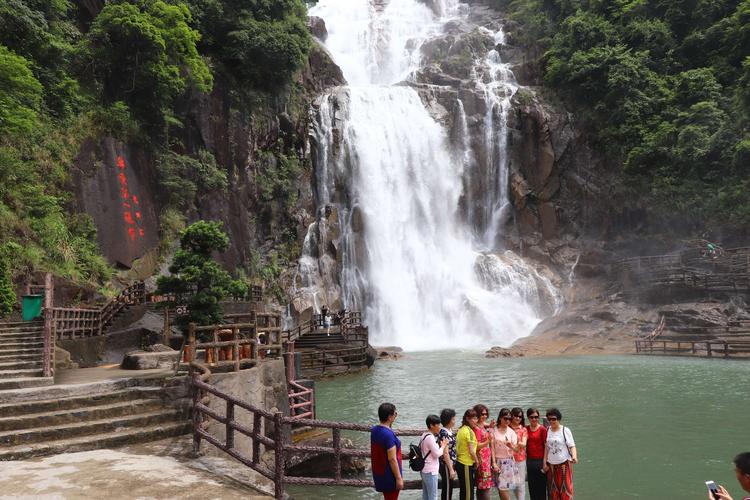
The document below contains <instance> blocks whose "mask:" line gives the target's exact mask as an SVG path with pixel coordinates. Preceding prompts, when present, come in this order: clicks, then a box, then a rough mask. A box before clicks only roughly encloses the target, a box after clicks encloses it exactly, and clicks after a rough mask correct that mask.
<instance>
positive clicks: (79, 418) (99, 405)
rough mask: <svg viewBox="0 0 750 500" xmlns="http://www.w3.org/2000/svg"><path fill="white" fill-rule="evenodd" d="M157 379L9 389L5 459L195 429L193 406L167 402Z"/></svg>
mask: <svg viewBox="0 0 750 500" xmlns="http://www.w3.org/2000/svg"><path fill="white" fill-rule="evenodd" d="M156 383H159V381H158V380H148V379H145V380H139V381H134V379H121V380H117V381H107V382H103V383H96V384H82V385H69V386H53V387H44V388H34V389H23V390H19V391H7V392H6V393H5V394H3V395H2V397H0V460H20V459H26V458H30V457H35V456H43V455H53V454H58V453H68V452H76V451H85V450H93V449H100V448H112V447H116V446H123V445H126V444H134V443H141V442H147V441H154V440H158V439H164V438H169V437H174V436H179V435H182V434H186V433H188V432H190V429H191V423H190V420H189V413H188V412H187V410H186V409H185V408H179V407H176V406H170V405H168V404H165V403H164V402H163V399H162V396H163V394H164V393H163V390H162V388H161V387H160V386H156V385H155V384H156ZM133 384H136V385H133ZM149 384H150V385H149Z"/></svg>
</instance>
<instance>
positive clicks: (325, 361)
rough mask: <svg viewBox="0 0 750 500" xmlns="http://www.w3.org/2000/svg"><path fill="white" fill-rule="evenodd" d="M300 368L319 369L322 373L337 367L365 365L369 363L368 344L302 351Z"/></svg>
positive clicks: (307, 369)
mask: <svg viewBox="0 0 750 500" xmlns="http://www.w3.org/2000/svg"><path fill="white" fill-rule="evenodd" d="M300 356H301V360H300V369H302V370H305V371H308V372H309V371H316V372H317V371H319V372H320V373H321V374H325V373H326V372H330V371H331V370H334V371H335V369H337V368H346V369H347V370H349V369H351V368H352V367H357V366H363V365H365V364H366V363H367V346H361V347H347V348H344V349H327V350H319V351H303V352H301V353H300Z"/></svg>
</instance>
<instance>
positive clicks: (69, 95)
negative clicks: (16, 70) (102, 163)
mask: <svg viewBox="0 0 750 500" xmlns="http://www.w3.org/2000/svg"><path fill="white" fill-rule="evenodd" d="M70 9H71V4H70V2H68V1H66V0H53V1H40V0H0V44H1V45H5V46H6V47H8V48H9V49H10V50H12V51H13V52H15V53H16V54H18V55H20V56H22V57H24V58H25V59H26V60H28V61H30V63H31V69H32V71H33V73H34V76H35V77H36V78H37V80H38V81H39V82H41V84H42V85H43V87H44V101H45V104H46V108H47V109H48V110H49V111H50V112H52V114H54V115H55V116H57V117H66V116H69V115H70V114H71V113H72V112H74V111H76V110H78V109H79V106H80V104H81V102H82V98H81V95H80V92H79V88H78V82H77V81H76V80H75V79H74V78H73V77H72V76H71V75H70V71H69V66H70V64H71V62H72V60H73V57H74V54H75V43H76V41H77V38H78V36H79V33H78V29H77V28H76V26H75V24H74V23H73V22H72V19H71V18H70V17H69V16H70V12H69V11H70Z"/></svg>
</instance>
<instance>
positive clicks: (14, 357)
mask: <svg viewBox="0 0 750 500" xmlns="http://www.w3.org/2000/svg"><path fill="white" fill-rule="evenodd" d="M41 359H42V351H39V352H38V353H31V354H0V363H10V362H14V361H37V360H41Z"/></svg>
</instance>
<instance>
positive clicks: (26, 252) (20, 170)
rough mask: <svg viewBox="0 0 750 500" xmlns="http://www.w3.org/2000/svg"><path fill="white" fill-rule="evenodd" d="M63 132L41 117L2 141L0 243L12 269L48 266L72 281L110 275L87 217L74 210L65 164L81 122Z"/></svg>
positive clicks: (96, 279)
mask: <svg viewBox="0 0 750 500" xmlns="http://www.w3.org/2000/svg"><path fill="white" fill-rule="evenodd" d="M71 125H72V126H71V127H70V128H69V129H68V130H66V131H65V133H62V131H61V130H59V129H58V128H57V127H55V126H52V125H50V124H49V123H46V122H41V121H40V122H38V123H37V125H36V128H35V130H34V134H32V135H31V136H29V137H22V136H18V137H14V138H13V139H12V142H10V143H7V144H4V143H3V142H2V141H0V178H1V179H3V182H0V244H4V245H5V248H6V250H7V253H8V257H9V258H8V262H9V264H10V265H11V266H12V271H13V272H14V273H16V272H30V271H32V270H50V271H53V272H55V273H56V274H57V275H59V276H63V277H66V278H69V279H71V280H74V281H85V282H90V283H99V282H101V281H102V280H105V279H107V278H108V277H109V276H110V275H111V269H110V267H109V266H108V265H107V264H106V263H105V262H104V259H103V258H102V257H101V255H100V253H99V251H98V248H97V245H96V230H95V228H94V226H93V223H92V222H91V220H90V219H89V218H88V217H85V216H81V215H77V214H71V210H70V208H69V207H68V206H67V198H68V194H67V193H66V192H65V191H64V189H63V187H64V184H65V181H66V170H65V167H66V166H67V165H70V164H71V163H72V159H73V157H74V156H75V154H76V152H77V146H78V144H79V142H78V140H77V139H76V138H77V137H79V133H80V132H79V130H78V126H79V125H80V124H78V125H74V124H71Z"/></svg>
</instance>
